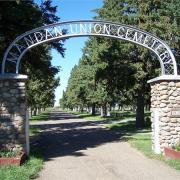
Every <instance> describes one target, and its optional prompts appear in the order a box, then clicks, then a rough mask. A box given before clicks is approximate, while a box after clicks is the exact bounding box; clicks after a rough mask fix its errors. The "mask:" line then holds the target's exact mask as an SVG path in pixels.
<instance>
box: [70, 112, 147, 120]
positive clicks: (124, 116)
mask: <svg viewBox="0 0 180 180" xmlns="http://www.w3.org/2000/svg"><path fill="white" fill-rule="evenodd" d="M68 112H69V113H72V114H75V115H78V116H79V117H80V118H84V119H89V120H110V121H115V120H124V119H127V120H128V119H135V117H136V113H135V112H131V111H112V112H111V116H109V117H101V116H100V115H99V114H96V115H91V114H89V113H87V112H73V111H68ZM116 115H117V117H116ZM145 117H150V112H149V111H147V112H145Z"/></svg>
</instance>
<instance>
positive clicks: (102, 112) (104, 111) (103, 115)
mask: <svg viewBox="0 0 180 180" xmlns="http://www.w3.org/2000/svg"><path fill="white" fill-rule="evenodd" d="M106 116H107V106H106V104H103V105H102V106H101V117H106Z"/></svg>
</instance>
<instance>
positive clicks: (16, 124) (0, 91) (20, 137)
mask: <svg viewBox="0 0 180 180" xmlns="http://www.w3.org/2000/svg"><path fill="white" fill-rule="evenodd" d="M26 81H27V76H25V75H10V74H8V75H3V76H0V149H1V148H8V149H10V150H13V151H15V150H18V149H19V150H25V152H27V151H28V150H27V143H28V142H27V140H28V139H27V138H28V134H27V133H26V130H27V129H28V128H26V127H27V124H26V122H27V114H26V113H27V111H26V110H27V102H26Z"/></svg>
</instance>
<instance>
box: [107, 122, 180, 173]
mask: <svg viewBox="0 0 180 180" xmlns="http://www.w3.org/2000/svg"><path fill="white" fill-rule="evenodd" d="M106 127H107V128H109V129H112V130H118V131H121V132H122V134H123V136H124V139H126V140H127V141H128V142H129V143H130V144H131V146H132V147H134V148H136V149H137V150H139V151H141V152H142V153H143V154H145V155H146V156H147V157H149V158H152V159H158V160H161V161H163V162H165V163H166V164H168V165H169V166H171V167H173V168H175V169H177V170H180V160H174V159H167V158H165V157H164V156H163V155H162V154H160V155H159V154H155V153H154V152H153V151H152V147H151V146H152V144H151V143H152V141H151V129H150V128H149V127H147V128H144V129H138V130H136V128H135V122H126V123H117V124H107V125H106Z"/></svg>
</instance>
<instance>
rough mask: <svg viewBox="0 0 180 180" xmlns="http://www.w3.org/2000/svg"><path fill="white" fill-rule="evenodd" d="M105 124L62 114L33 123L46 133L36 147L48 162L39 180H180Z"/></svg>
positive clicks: (171, 170) (174, 171)
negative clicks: (105, 126)
mask: <svg viewBox="0 0 180 180" xmlns="http://www.w3.org/2000/svg"><path fill="white" fill-rule="evenodd" d="M104 123H105V122H104V121H91V120H84V119H80V118H78V117H76V116H74V115H70V114H66V113H63V112H60V111H54V112H52V113H51V116H50V119H49V120H47V121H42V122H36V123H33V125H32V126H34V127H37V128H40V129H41V130H42V133H41V135H40V139H38V140H36V141H35V142H32V143H36V144H37V145H38V146H40V147H41V148H42V149H43V156H44V158H45V164H44V168H43V170H42V171H41V172H40V174H39V178H38V180H180V172H179V171H176V170H174V169H172V168H170V167H168V166H167V165H165V164H163V163H162V162H160V161H157V160H151V159H149V158H147V157H145V156H144V155H143V154H142V153H140V152H139V151H137V150H135V149H134V148H132V147H130V145H129V144H128V143H127V142H124V141H123V140H122V137H121V133H120V132H118V131H110V130H108V129H106V128H104V126H103V124H104Z"/></svg>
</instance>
